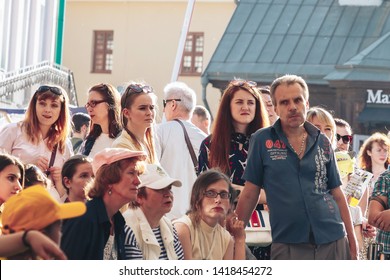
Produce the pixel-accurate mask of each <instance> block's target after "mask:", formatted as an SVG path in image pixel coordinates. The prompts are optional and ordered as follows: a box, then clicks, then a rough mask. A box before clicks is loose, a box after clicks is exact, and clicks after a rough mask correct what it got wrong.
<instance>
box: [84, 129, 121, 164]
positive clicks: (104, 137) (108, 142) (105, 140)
mask: <svg viewBox="0 0 390 280" xmlns="http://www.w3.org/2000/svg"><path fill="white" fill-rule="evenodd" d="M114 141H115V138H110V137H109V136H108V134H106V133H102V134H100V135H99V137H98V138H96V140H95V143H94V144H93V147H92V149H91V152H90V153H89V155H88V157H90V158H93V157H94V156H95V155H96V154H97V153H98V152H100V151H103V150H104V149H105V148H110V147H111V146H112V144H113V143H114Z"/></svg>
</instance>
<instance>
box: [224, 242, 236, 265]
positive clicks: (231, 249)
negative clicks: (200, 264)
mask: <svg viewBox="0 0 390 280" xmlns="http://www.w3.org/2000/svg"><path fill="white" fill-rule="evenodd" d="M233 255H234V240H233V238H231V239H230V242H229V245H228V247H227V249H226V252H225V255H223V259H224V260H233Z"/></svg>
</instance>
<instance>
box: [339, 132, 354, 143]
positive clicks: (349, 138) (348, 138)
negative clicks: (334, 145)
mask: <svg viewBox="0 0 390 280" xmlns="http://www.w3.org/2000/svg"><path fill="white" fill-rule="evenodd" d="M336 137H337V141H340V139H343V143H344V144H348V143H351V142H352V136H351V135H343V136H341V135H340V134H338V133H336Z"/></svg>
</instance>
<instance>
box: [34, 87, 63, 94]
mask: <svg viewBox="0 0 390 280" xmlns="http://www.w3.org/2000/svg"><path fill="white" fill-rule="evenodd" d="M46 91H50V92H52V93H54V94H55V95H62V90H61V89H60V88H58V87H51V86H40V87H39V88H38V89H37V91H36V92H35V93H43V92H46Z"/></svg>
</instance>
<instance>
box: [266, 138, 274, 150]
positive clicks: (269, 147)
mask: <svg viewBox="0 0 390 280" xmlns="http://www.w3.org/2000/svg"><path fill="white" fill-rule="evenodd" d="M273 146H274V143H273V142H272V140H267V141H265V147H266V148H267V149H271V148H272V147H273Z"/></svg>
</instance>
